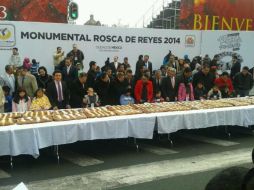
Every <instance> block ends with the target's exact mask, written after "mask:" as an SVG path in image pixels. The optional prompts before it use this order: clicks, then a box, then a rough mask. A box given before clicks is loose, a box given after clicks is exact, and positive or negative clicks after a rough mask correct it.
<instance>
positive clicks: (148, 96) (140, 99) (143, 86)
mask: <svg viewBox="0 0 254 190" xmlns="http://www.w3.org/2000/svg"><path fill="white" fill-rule="evenodd" d="M134 94H135V98H136V102H137V103H138V104H140V103H145V102H153V83H152V82H151V81H149V76H147V75H143V76H142V78H141V80H138V81H137V84H136V86H135V91H134Z"/></svg>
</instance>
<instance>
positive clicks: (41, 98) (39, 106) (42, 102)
mask: <svg viewBox="0 0 254 190" xmlns="http://www.w3.org/2000/svg"><path fill="white" fill-rule="evenodd" d="M50 108H51V104H50V102H49V99H48V97H47V96H46V95H45V94H44V90H43V89H42V88H39V89H38V90H36V92H35V97H34V99H33V101H32V104H31V107H30V110H36V111H40V110H49V109H50Z"/></svg>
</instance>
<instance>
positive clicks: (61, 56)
mask: <svg viewBox="0 0 254 190" xmlns="http://www.w3.org/2000/svg"><path fill="white" fill-rule="evenodd" d="M53 58H54V66H55V69H58V66H59V64H60V63H61V61H63V60H64V51H62V48H61V47H57V48H56V52H55V53H54V55H53Z"/></svg>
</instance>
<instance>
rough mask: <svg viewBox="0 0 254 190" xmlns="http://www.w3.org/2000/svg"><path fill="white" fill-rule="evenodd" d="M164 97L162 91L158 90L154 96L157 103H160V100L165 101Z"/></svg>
mask: <svg viewBox="0 0 254 190" xmlns="http://www.w3.org/2000/svg"><path fill="white" fill-rule="evenodd" d="M164 101H165V100H164V98H162V97H161V91H157V92H156V93H155V97H154V102H155V103H160V102H164Z"/></svg>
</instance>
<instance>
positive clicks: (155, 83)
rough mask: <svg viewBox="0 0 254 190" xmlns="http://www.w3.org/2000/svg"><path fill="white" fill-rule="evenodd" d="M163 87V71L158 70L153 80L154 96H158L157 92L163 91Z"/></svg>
mask: <svg viewBox="0 0 254 190" xmlns="http://www.w3.org/2000/svg"><path fill="white" fill-rule="evenodd" d="M161 85H162V76H161V70H157V71H155V77H154V78H153V92H154V95H155V94H156V92H158V91H160V92H161V91H162V88H161Z"/></svg>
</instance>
